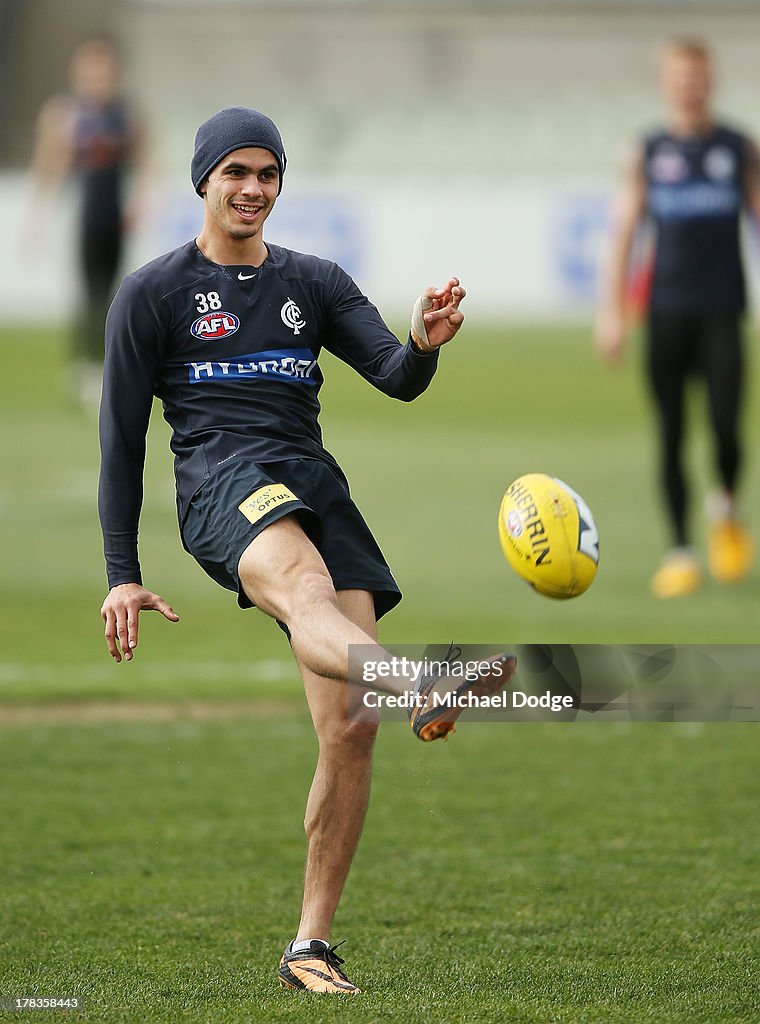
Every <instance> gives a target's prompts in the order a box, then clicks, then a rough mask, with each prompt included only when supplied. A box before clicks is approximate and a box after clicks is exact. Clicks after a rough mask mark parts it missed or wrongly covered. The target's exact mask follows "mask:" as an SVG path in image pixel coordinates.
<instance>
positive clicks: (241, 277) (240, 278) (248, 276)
mask: <svg viewBox="0 0 760 1024" xmlns="http://www.w3.org/2000/svg"><path fill="white" fill-rule="evenodd" d="M255 276H256V275H255V274H238V281H250V280H252V279H253V278H254V277H255Z"/></svg>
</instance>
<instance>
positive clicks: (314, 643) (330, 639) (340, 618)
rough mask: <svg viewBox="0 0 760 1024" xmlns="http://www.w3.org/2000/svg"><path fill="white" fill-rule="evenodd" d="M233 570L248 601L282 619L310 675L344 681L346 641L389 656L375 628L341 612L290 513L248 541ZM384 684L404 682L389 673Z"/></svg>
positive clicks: (396, 688)
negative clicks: (353, 619)
mask: <svg viewBox="0 0 760 1024" xmlns="http://www.w3.org/2000/svg"><path fill="white" fill-rule="evenodd" d="M238 574H239V577H240V581H241V583H242V584H243V587H244V588H245V592H246V593H247V594H248V596H249V597H250V598H251V600H252V601H254V602H255V604H256V605H257V606H258V607H259V608H260V609H261V610H262V611H264V612H266V613H267V615H271V616H273V617H274V618H276V619H279V620H280V621H281V622H285V623H287V626H288V629H289V630H290V636H291V644H292V647H293V653H294V655H295V656H296V659H297V661H298V663H299V665H302V666H303V667H305V668H306V669H308V670H309V671H310V672H312V673H313V674H314V675H315V676H326V677H327V678H328V679H340V680H343V681H345V680H347V679H348V676H349V671H348V648H349V646H350V645H351V644H361V645H364V646H365V647H369V648H373V647H374V648H375V650H374V651H371V650H368V651H367V656H368V657H372V658H376V659H377V660H378V661H383V660H385V659H387V658H389V657H390V655H389V654H388V653H387V651H385V650H384V649H383V648H382V647H380V645H379V644H377V641H376V638H375V634H374V628H373V631H372V633H371V634H370V633H368V632H367V631H366V629H363V628H362V627H361V626H360V625H357V624H356V623H355V622H352V621H351V619H350V618H349V617H347V616H346V614H345V612H344V610H343V609H342V608H341V605H340V602H339V600H338V595H337V594H336V592H335V588H334V586H333V582H332V579H331V577H330V573H329V572H328V570H327V566H326V565H325V563H324V561H323V559H322V556H321V555H320V553H319V552H318V551H317V549H316V548H315V547H314V545H313V544H312V542H311V541H310V540H309V538H308V537H307V536H306V534H305V533H304V531H303V529H302V528H301V526H300V524H299V522H298V520H297V519H296V517H295V516H293V515H289V516H283V518H282V519H278V520H277V521H276V522H275V523H272V525H271V526H268V527H267V528H266V529H265V530H263V531H262V532H261V533H260V534H259V535H258V537H255V538H254V540H252V541H251V543H250V544H249V545H248V547H247V548H246V549H245V551H244V552H243V554H242V556H241V558H240V562H239V564H238ZM372 621H373V623H374V617H373V620H372ZM383 686H384V688H385V689H390V690H392V691H393V692H398V693H401V692H403V690H404V689H406V688H407V686H408V683H407V682H406V681H405V680H404V679H402V678H399V679H397V680H394V679H391V678H389V679H386V680H384V681H383Z"/></svg>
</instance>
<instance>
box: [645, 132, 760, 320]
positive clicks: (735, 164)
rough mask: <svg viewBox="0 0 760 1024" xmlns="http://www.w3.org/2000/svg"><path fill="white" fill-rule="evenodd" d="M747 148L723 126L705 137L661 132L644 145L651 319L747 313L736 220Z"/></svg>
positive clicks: (742, 199)
mask: <svg viewBox="0 0 760 1024" xmlns="http://www.w3.org/2000/svg"><path fill="white" fill-rule="evenodd" d="M749 147H750V142H749V140H748V139H747V138H746V137H745V136H744V135H741V134H740V133H739V132H737V131H734V130H732V129H730V128H727V127H725V126H723V125H717V126H715V127H714V128H713V130H712V131H710V132H709V133H708V134H706V135H694V136H688V137H680V136H677V135H675V134H673V133H671V132H668V131H664V130H663V131H657V132H655V133H653V134H651V135H649V136H648V137H647V138H646V140H645V142H644V176H645V182H646V210H647V213H648V215H649V217H650V218H651V219H652V221H653V222H654V224H655V227H656V239H655V253H654V268H653V278H652V291H651V296H650V301H649V306H650V309H651V310H652V311H653V312H656V313H706V312H741V311H742V310H743V309H744V306H745V302H746V287H745V281H744V271H743V266H742V257H741V239H740V216H741V212H742V208H743V207H744V204H745V181H746V173H747V159H748V155H749Z"/></svg>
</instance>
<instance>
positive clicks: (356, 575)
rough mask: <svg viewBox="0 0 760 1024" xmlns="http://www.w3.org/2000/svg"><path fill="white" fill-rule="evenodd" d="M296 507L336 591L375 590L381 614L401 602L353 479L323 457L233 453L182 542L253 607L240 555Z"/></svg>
mask: <svg viewBox="0 0 760 1024" xmlns="http://www.w3.org/2000/svg"><path fill="white" fill-rule="evenodd" d="M293 513H294V514H295V515H296V516H297V517H298V519H299V521H300V523H301V526H302V527H303V529H304V531H305V533H306V534H307V536H308V537H309V539H310V540H311V541H312V543H313V544H314V546H315V547H316V548H317V550H318V551H319V553H320V554H321V555H322V558H323V559H324V561H325V565H326V566H327V569H328V571H329V573H330V576H331V577H332V581H333V584H334V586H335V589H336V590H368V591H370V592H371V593H373V594H374V598H375V614H376V616H377V618H378V619H379V618H380V617H381V616H382V615H385V613H386V612H389V611H390V610H391V608H394V607H395V606H396V605H397V604H398V603H399V601H400V600H401V592H400V590H399V589H398V586H397V585H396V581H395V580H394V579H393V576H392V574H391V571H390V569H389V568H388V564H387V562H386V561H385V558H384V557H383V553H382V551H381V550H380V548H379V546H378V544H377V541H376V540H375V538H374V537H373V536H372V533H371V531H370V529H369V527H368V526H367V524H366V523H365V522H364V519H363V517H362V515H361V513H360V512H359V509H358V508H357V507H356V505H355V504H354V502H353V500H352V499H351V495H350V493H349V489H348V482H347V481H346V478H345V477H344V476H343V474H342V473H341V472H340V470H339V469H338V468H337V467H332V466H329V465H327V464H326V463H324V462H320V461H318V460H317V459H288V460H283V461H281V462H269V463H258V462H253V461H251V460H250V459H237V458H236V459H231V460H230V462H229V463H228V464H227V465H225V466H223V467H222V468H221V469H219V470H217V471H216V472H215V473H213V474H212V475H211V476H210V477H209V479H208V480H207V481H206V483H205V484H204V485H203V487H201V489H200V490H199V491H198V493H197V494H196V495H195V496H194V497H193V499H192V500H191V502H190V508H189V510H188V514H187V517H186V519H185V522H184V524H183V526H182V541H183V543H184V546H185V549H186V550H187V551H189V552H190V554H191V555H192V556H193V558H195V560H196V561H197V562H198V564H199V565H200V566H201V568H202V569H204V570H205V572H207V573H208V575H209V576H210V577H211V578H212V579H213V580H216V582H217V583H219V584H220V586H222V587H225V588H226V589H227V590H234V591H237V594H238V604H239V605H240V607H241V608H251V607H252V606H253V602H252V601H251V600H250V598H249V597H248V596H247V594H245V592H244V591H243V589H242V587H241V585H240V580H239V578H238V572H237V567H238V563H239V561H240V557H241V555H242V554H243V552H244V551H245V549H246V548H247V547H248V545H249V544H250V543H251V541H252V540H253V539H254V537H257V536H258V535H259V534H260V533H261V531H262V530H264V529H265V528H266V527H267V526H270V525H271V524H272V523H274V522H276V521H277V520H278V519H281V518H282V517H283V516H286V515H290V514H293Z"/></svg>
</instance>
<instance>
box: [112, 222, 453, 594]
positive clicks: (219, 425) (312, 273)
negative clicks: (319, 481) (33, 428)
mask: <svg viewBox="0 0 760 1024" xmlns="http://www.w3.org/2000/svg"><path fill="white" fill-rule="evenodd" d="M267 249H268V253H269V254H268V257H267V259H266V260H265V262H264V263H263V264H262V266H261V267H258V268H256V267H250V266H239V267H238V266H220V265H218V264H216V263H212V262H210V261H209V260H208V259H206V257H205V256H204V255H203V254H202V253H201V251H200V250H199V249H198V247H197V245H196V244H195V242H194V241H192V242H188V243H187V244H186V245H183V246H181V247H180V248H179V249H175V250H174V251H173V252H170V253H168V254H167V255H165V256H161V257H159V258H158V259H156V260H153V261H152V262H151V263H148V264H147V265H146V266H144V267H142V268H141V269H140V270H138V271H136V272H135V273H133V274H130V275H129V276H128V277H127V278H125V280H124V281H123V283H122V285H121V287H120V289H119V291H118V293H117V295H116V297H115V299H114V301H113V304H112V306H111V309H110V311H109V314H108V319H107V322H106V355H105V366H104V374H103V398H102V402H101V409H100V443H101V453H102V461H101V471H100V486H99V496H98V508H99V513H100V521H101V526H102V529H103V538H104V548H105V556H106V567H107V572H108V584H109V586H110V587H113V586H116V585H117V584H119V583H140V582H142V578H141V575H140V564H139V561H138V555H137V530H138V521H139V517H140V509H141V505H142V495H143V469H144V462H145V437H146V432H147V429H148V421H149V418H150V411H151V405H152V400H153V396H154V395H155V396H157V397H158V398H159V399H160V400H161V402H162V403H163V408H164V418H165V419H166V420H167V422H168V423H169V425H170V426H171V428H172V440H171V447H172V451H173V452H174V455H175V460H174V467H175V479H176V485H177V511H178V516H179V521H180V526H181V524H182V522H183V520H184V517H185V514H186V512H187V508H188V505H189V502H190V500H191V498H192V497H193V495H194V494H195V493H196V492H197V491H198V489H199V488H200V487H201V486H202V485H203V483H204V482H205V480H207V479H208V477H209V476H210V475H211V474H212V473H213V472H214V471H215V470H216V469H218V468H219V467H220V466H221V465H222V464H223V463H225V462H226V461H227V460H229V459H231V458H235V457H245V458H251V459H254V460H256V461H259V462H276V461H280V460H282V459H293V458H311V459H319V460H322V461H325V462H330V463H334V461H335V460H334V459H333V457H332V456H331V455H330V454H329V453H328V452H327V451H326V450H325V448H324V446H323V444H322V433H321V430H320V427H319V421H318V417H319V411H320V405H319V390H320V387H321V385H322V382H323V377H322V372H321V370H320V367H319V356H320V352H321V351H322V349H323V348H325V349H327V350H328V351H329V352H332V353H333V354H334V355H336V356H338V357H339V358H340V359H342V360H343V361H344V362H346V363H348V364H349V365H350V366H352V367H353V368H354V369H355V370H356V371H357V372H358V373H359V374H361V376H362V377H364V378H365V379H366V380H367V381H369V382H370V383H371V384H372V385H373V386H374V387H376V388H378V389H379V390H380V391H382V392H384V393H385V394H387V395H390V396H391V397H393V398H398V399H401V400H402V401H411V400H412V399H414V398H416V397H417V396H418V395H419V394H421V393H422V392H423V391H424V390H425V388H427V386H428V384H429V383H430V381H431V380H432V378H433V375H434V373H435V370H436V366H437V362H438V358H437V353H436V354H434V355H425V354H422V353H419V352H418V351H417V349H415V348H414V346H413V345H412V343H411V340H408V341H407V343H406V344H405V345H401V344H399V342H398V339H397V338H396V337H395V336H394V335H393V334H392V333H391V331H390V330H389V329H388V327H387V326H386V325H385V323H384V321H383V319H382V317H381V316H380V314H379V313H378V311H377V309H375V307H374V306H373V305H372V304H371V303H370V302H369V301H368V299H367V298H366V297H365V296H364V295H362V293H361V292H360V290H359V289H358V288H357V286H356V285H355V284H354V282H353V281H352V280H351V278H350V277H349V276H348V275H347V274H346V273H345V272H344V271H343V270H341V269H340V267H338V266H337V265H336V264H334V263H331V262H329V261H327V260H322V259H319V258H317V257H316V256H306V255H303V254H302V253H297V252H293V251H291V250H289V249H284V248H282V247H280V246H277V245H271V244H270V243H267Z"/></svg>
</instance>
